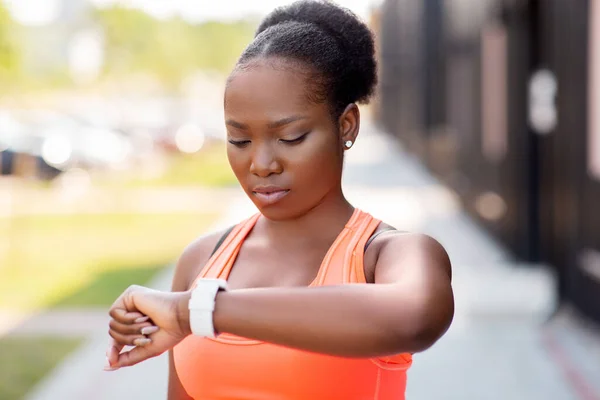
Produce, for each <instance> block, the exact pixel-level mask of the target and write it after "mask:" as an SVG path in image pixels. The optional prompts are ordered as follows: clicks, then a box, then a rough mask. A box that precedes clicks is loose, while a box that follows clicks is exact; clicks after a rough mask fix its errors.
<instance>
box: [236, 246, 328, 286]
mask: <svg viewBox="0 0 600 400" xmlns="http://www.w3.org/2000/svg"><path fill="white" fill-rule="evenodd" d="M327 253H328V248H323V247H321V248H316V247H312V248H311V247H305V248H296V249H283V248H276V247H273V246H269V245H268V244H265V243H256V242H251V241H248V243H244V246H242V248H241V249H240V251H239V253H238V254H237V256H236V257H235V258H234V259H233V260H232V265H231V266H230V268H231V269H230V272H229V276H228V278H227V281H228V285H229V287H230V288H232V289H242V288H258V287H290V286H309V285H310V284H311V283H312V282H313V281H314V280H315V278H316V277H317V275H319V272H320V270H321V266H322V263H323V259H324V258H325V256H326V255H327Z"/></svg>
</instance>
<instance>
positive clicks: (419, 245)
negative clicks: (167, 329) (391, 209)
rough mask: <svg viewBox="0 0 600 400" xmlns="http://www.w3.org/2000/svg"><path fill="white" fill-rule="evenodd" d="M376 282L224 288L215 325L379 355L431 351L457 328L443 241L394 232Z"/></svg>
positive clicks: (301, 345) (312, 347) (313, 347)
mask: <svg viewBox="0 0 600 400" xmlns="http://www.w3.org/2000/svg"><path fill="white" fill-rule="evenodd" d="M382 240H384V239H383V238H382ZM375 283H376V284H375V285H373V284H355V285H340V286H324V287H315V288H300V287H299V288H287V287H286V288H264V289H244V290H234V291H231V292H220V293H219V294H218V295H217V300H216V308H215V314H214V324H215V329H216V330H217V331H219V332H227V333H231V334H235V335H239V336H242V337H247V338H250V339H257V340H261V341H266V342H271V343H275V344H280V345H284V346H289V347H294V348H298V349H304V350H308V351H315V352H320V353H327V354H331V355H337V356H348V357H375V356H384V355H390V354H397V353H405V352H408V353H414V352H419V351H423V350H425V349H427V348H428V347H430V346H431V345H433V344H434V343H435V342H436V341H437V340H438V339H439V338H440V337H441V336H442V335H443V334H444V333H445V332H446V330H447V329H448V328H449V326H450V323H451V321H452V318H453V314H454V300H453V293H452V287H451V272H450V261H449V259H448V256H447V254H446V252H445V251H444V249H443V248H442V246H441V245H440V244H439V243H438V242H436V241H435V240H433V239H431V238H429V237H427V236H423V235H406V234H395V235H391V234H390V235H387V237H386V241H385V242H384V243H382V245H381V249H380V252H379V255H378V257H377V261H376V267H375ZM182 314H183V315H182V316H181V317H182V318H183V319H185V317H186V316H187V313H186V312H185V311H184V312H183V313H182ZM186 326H187V325H186Z"/></svg>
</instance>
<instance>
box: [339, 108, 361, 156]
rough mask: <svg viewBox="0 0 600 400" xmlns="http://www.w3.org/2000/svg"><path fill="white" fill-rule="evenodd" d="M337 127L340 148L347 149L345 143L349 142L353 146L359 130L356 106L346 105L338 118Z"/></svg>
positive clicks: (358, 113) (358, 114)
mask: <svg viewBox="0 0 600 400" xmlns="http://www.w3.org/2000/svg"><path fill="white" fill-rule="evenodd" d="M338 126H339V132H340V141H341V144H342V147H343V148H344V149H348V148H349V147H348V146H346V144H345V143H347V142H348V141H350V142H352V144H354V143H355V142H356V137H357V136H358V131H359V129H360V111H359V109H358V106H357V105H356V104H354V103H352V104H348V106H347V107H346V109H345V110H344V112H343V113H342V115H341V116H340V118H339V122H338Z"/></svg>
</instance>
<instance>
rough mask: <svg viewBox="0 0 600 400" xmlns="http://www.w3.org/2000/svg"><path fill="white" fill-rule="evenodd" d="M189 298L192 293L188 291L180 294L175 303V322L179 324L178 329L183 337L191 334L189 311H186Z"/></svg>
mask: <svg viewBox="0 0 600 400" xmlns="http://www.w3.org/2000/svg"><path fill="white" fill-rule="evenodd" d="M191 297H192V292H191V291H190V290H188V291H186V292H181V294H180V295H179V298H178V301H177V321H178V322H179V329H180V330H181V332H182V333H183V334H184V335H185V336H189V335H191V334H192V328H191V326H190V311H189V309H188V304H189V303H190V298H191Z"/></svg>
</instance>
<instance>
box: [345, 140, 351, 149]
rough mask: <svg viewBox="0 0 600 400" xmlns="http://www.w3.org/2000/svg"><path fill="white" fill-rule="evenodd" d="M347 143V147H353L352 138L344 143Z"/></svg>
mask: <svg viewBox="0 0 600 400" xmlns="http://www.w3.org/2000/svg"><path fill="white" fill-rule="evenodd" d="M344 144H345V145H346V148H347V149H349V148H350V147H352V144H353V143H352V140H346V143H344Z"/></svg>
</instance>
